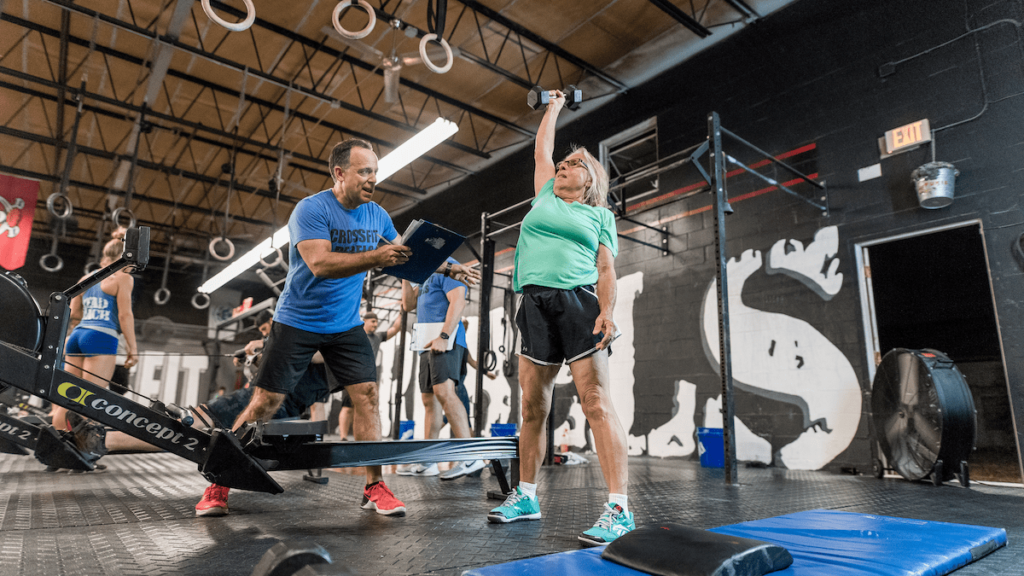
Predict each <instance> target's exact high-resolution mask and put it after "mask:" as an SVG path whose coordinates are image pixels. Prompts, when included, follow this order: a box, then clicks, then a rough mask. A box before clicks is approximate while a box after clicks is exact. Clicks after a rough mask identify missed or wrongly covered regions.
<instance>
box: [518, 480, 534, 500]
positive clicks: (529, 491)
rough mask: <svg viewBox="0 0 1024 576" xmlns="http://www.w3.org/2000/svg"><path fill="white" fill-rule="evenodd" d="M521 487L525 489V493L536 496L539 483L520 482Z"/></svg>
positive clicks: (532, 496) (531, 496)
mask: <svg viewBox="0 0 1024 576" xmlns="http://www.w3.org/2000/svg"><path fill="white" fill-rule="evenodd" d="M519 489H520V490H522V491H523V494H526V495H527V496H529V497H530V498H536V497H537V485H536V484H530V483H529V482H520V483H519Z"/></svg>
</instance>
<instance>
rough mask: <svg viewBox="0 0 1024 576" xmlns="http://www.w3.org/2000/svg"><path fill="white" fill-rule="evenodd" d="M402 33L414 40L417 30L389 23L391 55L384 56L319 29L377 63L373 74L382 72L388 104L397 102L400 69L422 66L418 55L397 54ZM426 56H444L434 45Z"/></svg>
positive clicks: (330, 29) (398, 22)
mask: <svg viewBox="0 0 1024 576" xmlns="http://www.w3.org/2000/svg"><path fill="white" fill-rule="evenodd" d="M399 31H404V33H405V36H406V37H407V38H415V37H416V34H417V32H418V30H416V28H415V27H413V26H409V25H408V24H405V23H403V22H402V21H401V20H398V19H395V20H392V21H391V53H390V54H385V53H384V52H381V51H380V50H378V49H376V48H374V47H373V46H370V45H368V44H364V43H363V42H360V41H359V40H351V39H349V38H345V37H344V36H342V35H341V34H339V33H338V32H337V30H335V29H334V28H333V27H331V26H324V27H323V28H322V29H321V32H323V33H324V34H325V35H327V36H330V37H331V38H334V39H335V40H337V41H338V42H341V43H342V44H344V45H346V46H348V47H349V48H352V49H353V50H355V51H357V52H360V53H361V54H363V55H365V56H366V57H367V58H369V59H371V60H373V61H377V62H378V64H377V68H374V70H373V71H374V72H376V71H377V69H378V68H380V69H383V70H384V101H385V102H387V103H389V104H394V103H395V102H398V85H399V81H400V78H401V73H402V68H404V67H406V66H412V65H414V64H422V63H423V60H422V59H421V58H420V53H419V52H418V51H416V52H407V53H404V54H397V48H398V44H399V38H398V32H399ZM451 51H452V57H453V58H454V57H457V56H458V55H459V50H458V48H455V47H452V48H451ZM427 55H428V56H429V57H430V58H432V59H444V58H446V54H445V52H444V49H443V48H442V47H441V46H438V45H436V44H430V45H428V47H427Z"/></svg>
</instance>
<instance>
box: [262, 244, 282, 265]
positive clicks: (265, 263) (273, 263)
mask: <svg viewBox="0 0 1024 576" xmlns="http://www.w3.org/2000/svg"><path fill="white" fill-rule="evenodd" d="M274 253H275V254H277V258H275V259H274V261H273V262H267V261H266V260H264V259H263V257H262V256H260V264H263V267H264V268H273V267H274V266H277V265H278V264H280V263H281V262H284V254H282V253H281V249H280V248H274Z"/></svg>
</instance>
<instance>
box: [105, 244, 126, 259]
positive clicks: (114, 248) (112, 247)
mask: <svg viewBox="0 0 1024 576" xmlns="http://www.w3.org/2000/svg"><path fill="white" fill-rule="evenodd" d="M122 252H124V242H122V241H121V240H119V239H117V238H115V239H113V240H111V241H110V242H107V243H106V244H105V245H104V246H103V257H104V258H106V259H108V260H110V261H111V262H113V261H114V260H117V259H118V258H120V257H121V253H122Z"/></svg>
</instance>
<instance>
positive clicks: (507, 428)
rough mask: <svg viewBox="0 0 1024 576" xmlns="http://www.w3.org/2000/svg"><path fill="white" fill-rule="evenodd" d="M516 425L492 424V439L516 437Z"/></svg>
mask: <svg viewBox="0 0 1024 576" xmlns="http://www.w3.org/2000/svg"><path fill="white" fill-rule="evenodd" d="M516 427H517V425H516V423H515V422H513V423H511V424H491V437H492V438H494V437H495V436H515V435H516Z"/></svg>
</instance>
